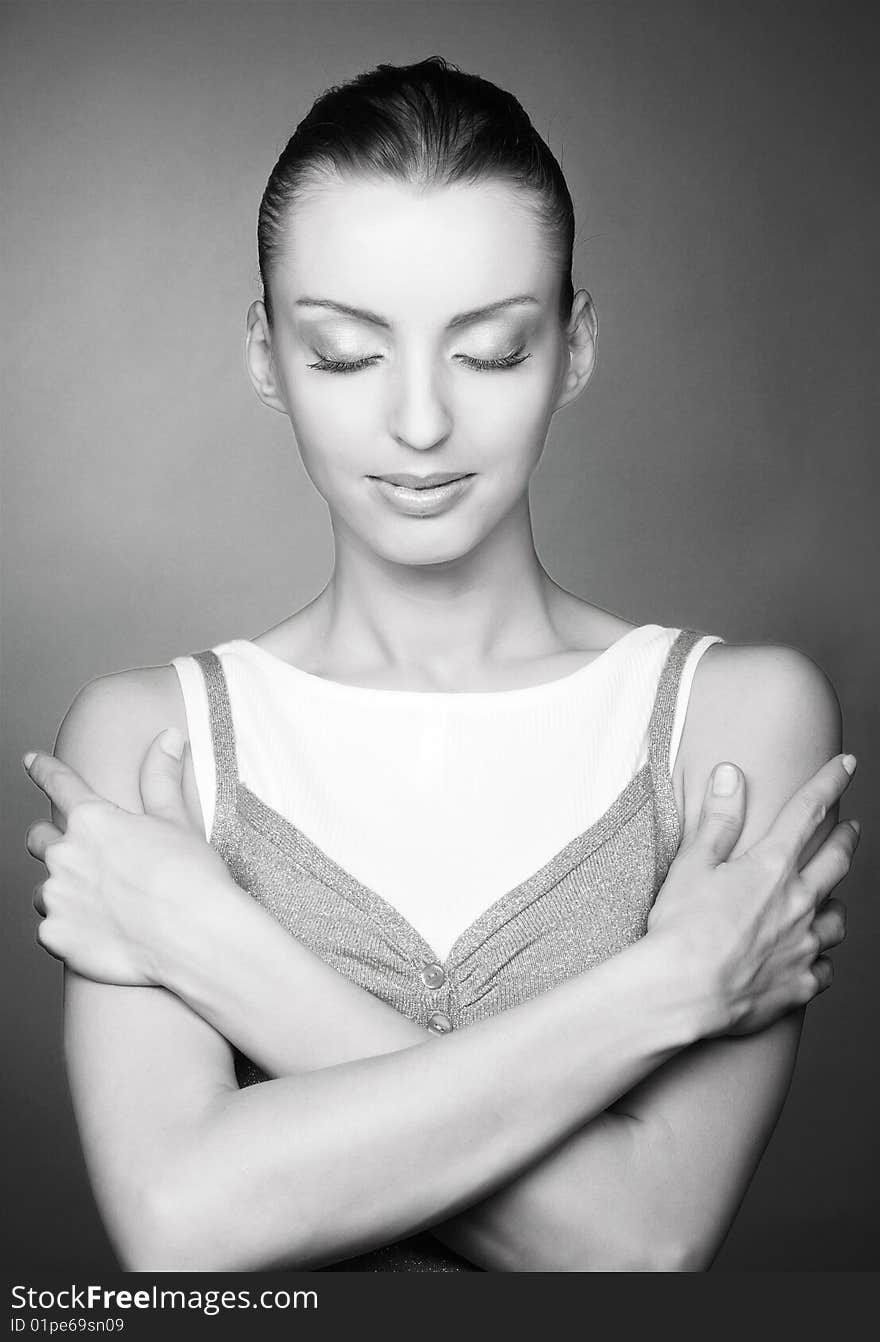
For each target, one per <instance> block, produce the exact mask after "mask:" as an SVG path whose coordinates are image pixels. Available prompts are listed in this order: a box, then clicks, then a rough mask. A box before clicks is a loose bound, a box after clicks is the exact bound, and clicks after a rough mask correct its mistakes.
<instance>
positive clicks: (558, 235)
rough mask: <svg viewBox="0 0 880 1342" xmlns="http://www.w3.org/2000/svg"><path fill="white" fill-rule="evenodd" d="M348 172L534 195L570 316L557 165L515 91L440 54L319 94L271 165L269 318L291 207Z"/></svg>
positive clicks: (570, 217)
mask: <svg viewBox="0 0 880 1342" xmlns="http://www.w3.org/2000/svg"><path fill="white" fill-rule="evenodd" d="M344 173H351V174H355V175H360V176H373V177H393V178H396V179H398V180H401V181H406V182H413V183H415V184H418V185H421V186H430V185H434V184H438V185H447V184H449V183H452V182H461V181H464V182H477V181H485V180H486V179H491V178H502V179H504V180H507V181H509V182H512V183H514V184H516V185H517V186H519V187H522V188H524V189H525V190H527V191H528V192H530V193H531V203H532V205H533V208H534V209H535V211H536V213H537V214H538V217H539V218H540V220H541V222H542V223H543V224H544V225H545V227H546V228H547V230H548V233H549V234H550V236H551V238H552V240H553V250H554V251H555V252H557V253H558V255H559V262H560V267H561V269H562V286H561V292H560V311H559V315H560V320H561V321H562V322H563V323H565V322H567V321H568V318H569V315H570V313H571V304H572V299H573V297H574V289H573V286H572V281H571V254H572V246H573V243H574V210H573V208H572V203H571V196H570V195H569V191H568V187H567V186H566V183H565V178H564V177H563V175H562V169H561V168H560V166H559V164H558V163H557V161H556V159H555V158H554V157H553V154H552V153H551V152H550V150H549V148H548V147H547V145H546V144H545V143H544V141H543V140H542V139H541V137H540V135H539V134H538V132H537V131H536V130H535V128H534V126H533V125H532V123H531V121H530V120H529V118H528V116H527V114H526V112H525V111H524V110H523V108H522V106H521V105H520V103H519V102H517V100H516V98H514V96H513V94H511V93H507V92H505V90H504V89H500V88H498V87H497V85H495V84H491V83H490V82H489V81H488V80H487V79H481V78H480V77H479V76H478V75H469V74H464V73H463V72H462V71H461V70H459V69H457V68H456V67H455V66H453V65H450V64H449V63H448V62H447V61H445V60H443V58H442V57H441V56H431V57H430V58H429V59H428V60H424V61H419V62H418V63H417V64H415V65H379V66H377V67H376V69H375V70H369V71H366V72H365V73H364V74H361V75H358V76H357V78H355V79H352V80H349V81H348V82H347V83H345V84H339V85H336V86H335V87H333V88H331V89H328V90H327V91H326V92H325V93H322V94H321V96H320V98H318V99H317V101H316V102H315V103H314V105H313V106H312V108H311V111H310V112H309V113H308V114H307V116H305V117H304V118H303V120H302V121H301V122H300V123H299V125H298V126H297V128H296V130H295V131H294V133H293V135H292V136H291V138H290V139H289V140H288V142H287V144H286V146H285V148H284V151H283V153H282V154H281V157H280V158H279V160H278V162H277V163H276V164H275V167H274V168H273V169H272V173H271V175H270V177H269V181H268V183H267V185H266V190H265V191H264V192H263V199H262V201H261V202H260V215H259V221H258V224H257V247H258V251H259V261H260V277H261V279H262V282H263V297H264V303H265V307H266V315H267V317H268V320H269V324H270V326H271V324H272V299H271V294H270V291H269V278H270V273H271V270H272V267H273V265H274V263H275V262H276V260H277V258H278V256H279V254H280V252H281V250H282V248H283V245H284V229H285V223H286V220H287V214H288V211H289V209H290V207H291V206H292V205H293V203H294V202H295V200H296V197H297V195H298V194H300V193H301V192H302V191H303V190H304V189H305V188H307V187H310V186H314V185H315V183H316V181H320V179H321V178H322V177H329V176H332V175H334V174H344Z"/></svg>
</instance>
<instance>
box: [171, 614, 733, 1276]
mask: <svg viewBox="0 0 880 1342" xmlns="http://www.w3.org/2000/svg"><path fill="white" fill-rule="evenodd" d="M667 632H668V633H669V636H670V638H671V646H669V650H668V653H667V654H666V656H665V659H664V661H663V663H662V667H661V669H660V672H659V677H658V680H657V685H656V693H655V695H654V699H653V703H652V706H651V712H650V717H649V721H648V725H647V731H646V733H645V734H646V737H647V740H646V742H645V750H644V756H645V762H644V763H643V764H642V765H641V767H639V768H638V769H637V771H636V772H635V773H634V774H633V776H632V777H631V778H630V779H629V781H628V782H627V783H626V784H625V786H624V787H623V788H622V790H621V791H619V792H618V793H617V794H616V796H615V797H614V799H613V800H612V802H611V804H610V805H609V806H608V807H607V809H605V810H604V811H603V812H602V814H601V815H600V816H599V817H598V819H596V820H595V821H594V822H593V823H591V824H590V825H589V826H588V827H587V828H586V829H585V830H584V831H583V832H581V833H579V834H577V835H576V837H575V838H573V839H572V840H570V841H569V842H568V843H566V844H565V845H564V846H563V847H562V848H560V849H559V851H557V852H556V853H555V854H554V856H553V857H551V859H550V860H549V861H548V862H546V863H545V864H544V865H543V866H542V867H541V868H540V869H539V870H538V871H536V872H534V874H532V875H530V876H529V877H528V878H527V879H525V880H524V881H522V882H520V883H519V884H518V885H516V886H515V887H514V888H512V889H510V890H507V891H506V892H504V893H503V894H501V895H500V896H499V897H498V898H496V899H495V900H494V901H493V902H491V903H489V904H488V907H485V908H484V909H483V911H482V912H481V913H480V914H479V915H478V916H477V917H476V918H475V919H474V920H473V921H472V922H471V923H470V925H469V926H468V927H466V928H465V930H464V931H463V932H462V933H461V934H460V935H459V936H458V937H457V938H456V939H455V941H454V942H453V944H452V946H451V950H450V951H449V952H448V954H447V955H446V957H445V958H441V956H440V955H438V953H437V952H436V951H435V950H434V949H433V948H432V946H431V945H429V944H428V942H427V941H426V940H425V939H424V937H423V936H422V935H421V933H420V932H419V931H418V930H417V929H416V928H415V927H414V926H413V924H412V923H411V922H410V921H408V920H407V919H406V918H405V917H404V916H403V914H402V913H401V912H400V911H399V909H397V908H396V907H395V905H394V904H393V903H391V902H389V901H388V900H387V899H386V898H385V897H384V896H383V895H382V894H381V893H379V892H378V891H376V890H374V889H371V888H370V887H368V886H367V885H365V884H363V883H362V882H361V881H359V880H358V879H357V878H356V877H354V876H353V875H352V874H351V873H350V872H349V871H348V870H347V869H346V868H345V867H343V866H342V865H340V863H338V862H337V861H335V860H334V859H333V858H332V857H331V856H330V855H329V854H328V853H327V852H326V851H325V850H324V849H323V848H321V847H319V846H318V844H317V843H315V842H314V841H313V839H311V838H310V837H309V836H308V835H307V834H306V833H304V832H303V830H302V829H300V828H299V827H298V826H297V825H296V824H294V823H293V821H292V820H290V819H288V818H287V817H286V816H284V815H282V814H281V813H280V812H279V811H278V810H276V809H273V808H272V807H271V806H269V805H268V804H267V803H266V802H265V801H264V800H262V799H261V797H260V796H258V795H257V793H256V792H255V791H253V790H252V789H251V788H250V787H249V786H247V785H246V784H245V783H244V782H243V781H242V779H241V777H240V774H239V766H238V748H237V741H236V725H235V724H234V722H233V713H232V703H231V699H230V693H229V685H228V683H227V677H226V674H225V672H224V665H223V649H224V648H229V647H232V646H233V644H226V645H224V644H219V645H217V648H216V649H210V650H206V651H204V652H198V653H195V654H193V655H192V656H191V657H187V658H176V659H175V660H174V662H173V663H172V664H173V665H174V666H175V668H176V669H177V671H178V675H179V677H180V680H181V685H182V687H183V688H184V689H185V694H184V699H185V702H186V707H187V718H188V720H191V718H192V717H194V716H195V715H194V713H193V712H192V709H193V685H192V681H191V680H188V679H187V672H186V671H185V670H184V667H185V665H186V664H189V666H190V668H191V667H192V665H196V666H197V667H198V668H199V672H200V675H201V678H202V679H203V683H204V694H205V697H206V701H207V719H208V727H209V731H210V748H211V752H212V760H211V766H212V774H213V778H214V784H215V793H214V798H213V807H212V808H211V809H212V814H211V820H210V823H209V829H210V843H211V845H212V847H214V848H215V849H216V850H217V851H218V852H219V853H220V855H221V856H222V858H223V859H224V861H225V863H226V865H227V867H228V868H229V870H230V872H231V874H232V876H233V878H234V879H235V880H236V882H237V883H238V884H239V885H240V886H241V887H242V888H243V889H245V890H247V891H248V892H249V893H250V894H252V895H253V897H254V898H255V899H257V900H258V901H259V902H260V903H261V904H262V905H263V906H264V908H266V909H267V910H268V911H269V912H270V913H271V914H272V915H273V916H274V917H275V918H276V919H277V920H278V921H279V922H280V923H281V924H282V926H284V927H285V928H286V929H287V930H288V931H289V932H290V933H291V934H292V935H293V936H295V937H296V938H297V939H298V940H299V941H301V942H302V943H303V944H304V945H306V946H307V947H308V948H309V949H310V950H311V951H312V952H313V953H315V954H316V955H319V956H320V957H321V958H322V959H323V960H324V961H325V962H326V963H328V964H329V965H331V966H332V967H333V968H334V969H335V970H337V972H339V973H342V974H345V975H346V976H347V977H348V978H350V979H351V980H353V981H354V982H355V983H357V984H358V985H359V986H360V987H362V988H364V989H366V990H367V991H369V992H371V993H373V994H374V995H376V996H378V997H380V998H382V999H383V1000H385V1001H387V1002H388V1003H390V1004H391V1005H392V1006H394V1007H395V1009H396V1010H398V1011H400V1012H402V1013H403V1014H405V1015H406V1016H408V1017H409V1018H410V1019H411V1020H414V1021H416V1022H418V1023H419V1024H421V1025H423V1026H424V1028H425V1029H426V1030H427V1031H428V1032H430V1033H431V1034H436V1035H442V1034H445V1033H448V1032H449V1031H450V1030H453V1029H456V1028H459V1027H460V1026H462V1025H466V1024H468V1023H470V1022H472V1021H477V1020H481V1019H484V1018H485V1017H488V1016H491V1015H494V1014H495V1013H496V1012H498V1011H502V1010H504V1009H506V1008H507V1007H509V1006H513V1005H514V1004H516V1003H519V1002H523V1001H525V1000H527V999H528V998H530V997H533V996H536V995H537V994H539V993H541V992H544V991H546V990H548V989H549V988H552V987H553V986H555V985H556V984H558V983H561V982H562V981H563V980H564V979H567V978H569V977H570V976H572V975H574V974H577V973H581V972H583V971H585V970H588V969H590V968H591V967H593V966H595V965H597V964H599V963H601V962H602V961H603V960H605V959H607V958H608V957H610V956H612V955H614V954H615V953H616V952H617V951H619V950H622V949H623V948H624V947H625V946H628V945H630V944H631V943H633V942H634V941H636V940H638V938H640V937H641V936H643V935H644V933H645V931H646V925H647V918H648V914H649V912H650V909H651V906H652V904H653V902H654V899H655V898H656V895H657V893H658V892H659V889H660V887H661V885H662V884H663V881H664V879H665V877H666V873H667V871H668V869H669V866H670V864H671V862H672V859H673V858H674V856H675V852H676V850H677V848H678V845H679V842H680V839H681V833H680V823H679V818H678V812H677V807H676V803H675V797H674V792H673V786H672V774H671V768H672V760H673V759H674V750H671V746H672V745H673V744H674V743H675V742H676V738H678V737H680V734H681V730H682V726H683V720H684V713H685V711H686V703H687V696H688V693H689V689H690V683H691V681H692V678H693V671H694V668H695V664H696V660H697V659H698V658H699V656H701V655H702V652H703V651H705V649H706V648H707V647H708V646H710V645H711V644H712V643H714V642H721V641H722V640H721V639H719V638H718V637H717V636H715V635H707V634H704V633H702V632H700V631H697V630H692V629H682V630H678V631H675V630H672V631H667ZM625 637H629V636H625ZM622 641H623V640H621V642H622ZM615 646H616V645H612V649H613V648H614V647H615ZM609 651H610V650H609ZM218 654H219V655H218ZM604 655H605V654H603V656H604ZM598 660H601V658H600V659H598ZM283 665H284V666H285V667H286V664H283ZM288 669H289V668H288ZM583 669H584V670H588V669H589V666H588V667H587V668H583ZM577 675H578V673H577V672H576V673H574V677H575V678H576V677H577ZM313 679H314V678H313ZM562 679H563V680H566V679H568V680H569V681H573V677H571V676H570V677H567V678H565V677H564V678H562ZM558 683H560V682H548V687H549V686H552V685H553V684H558ZM588 683H589V682H588V681H585V685H586V684H588ZM348 688H351V689H356V688H357V687H348ZM527 688H540V687H527ZM377 693H381V694H384V693H386V692H384V691H378V692H377ZM388 693H389V697H390V698H392V699H393V698H395V697H396V696H397V694H403V695H406V693H407V692H405V691H399V692H394V691H391V692H388ZM499 693H500V694H501V695H502V696H503V695H504V694H505V693H506V692H504V691H500V692H499ZM513 693H514V694H515V693H516V691H514V692H513ZM454 697H458V696H454ZM470 697H471V698H473V699H477V698H483V697H488V698H489V699H492V698H494V697H495V696H494V695H493V694H492V693H491V692H490V693H489V695H488V696H482V695H476V694H475V695H472V696H470ZM191 744H194V743H193V741H192V738H191ZM193 759H194V766H196V767H197V759H196V755H195V750H194V756H193ZM295 763H296V762H295V761H292V762H291V767H295ZM233 1051H234V1058H235V1071H236V1077H237V1080H238V1083H239V1085H240V1086H247V1085H253V1084H256V1083H259V1082H261V1081H264V1080H267V1079H268V1077H267V1075H266V1073H265V1072H263V1071H262V1070H261V1069H260V1068H259V1067H258V1066H256V1064H254V1063H253V1062H252V1061H251V1060H250V1059H248V1058H246V1057H244V1055H243V1054H241V1053H240V1052H239V1051H238V1050H237V1049H234V1050H233ZM390 1177H393V1172H390ZM318 1270H321V1271H327V1270H332V1271H340V1270H345V1271H421V1272H424V1271H468V1270H476V1269H474V1267H473V1265H472V1264H471V1263H469V1262H467V1261H466V1260H465V1259H463V1258H461V1257H459V1256H458V1255H457V1254H455V1253H453V1252H452V1250H450V1249H447V1248H446V1247H445V1246H443V1245H441V1244H440V1242H439V1241H438V1240H436V1239H434V1237H433V1236H431V1235H430V1234H429V1233H427V1232H425V1233H421V1234H418V1235H414V1236H410V1237H408V1238H407V1239H405V1240H401V1241H398V1242H396V1243H394V1244H391V1245H387V1246H384V1247H382V1248H378V1249H376V1250H373V1251H372V1252H369V1253H366V1254H361V1255H358V1256H357V1257H356V1258H351V1259H347V1260H345V1261H344V1262H340V1263H334V1264H332V1265H329V1266H328V1267H326V1268H323V1269H318Z"/></svg>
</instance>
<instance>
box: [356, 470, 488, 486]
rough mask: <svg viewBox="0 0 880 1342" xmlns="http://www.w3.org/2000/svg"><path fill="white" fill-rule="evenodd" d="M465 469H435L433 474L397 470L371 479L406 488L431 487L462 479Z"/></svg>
mask: <svg viewBox="0 0 880 1342" xmlns="http://www.w3.org/2000/svg"><path fill="white" fill-rule="evenodd" d="M466 474H467V472H465V471H435V472H434V474H433V475H407V474H404V473H403V472H398V473H397V474H395V475H372V476H370V479H371V480H386V481H387V482H388V484H389V485H404V486H405V487H406V488H408V489H433V487H434V486H435V485H446V484H449V482H450V481H451V480H462V479H464V477H465V475H466Z"/></svg>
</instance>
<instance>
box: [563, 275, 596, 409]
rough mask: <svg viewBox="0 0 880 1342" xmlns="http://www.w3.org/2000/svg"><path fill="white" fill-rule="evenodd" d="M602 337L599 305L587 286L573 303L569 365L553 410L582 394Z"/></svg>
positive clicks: (579, 292)
mask: <svg viewBox="0 0 880 1342" xmlns="http://www.w3.org/2000/svg"><path fill="white" fill-rule="evenodd" d="M598 339H599V321H598V318H597V316H596V308H595V306H594V304H593V300H592V298H591V296H590V295H589V294H588V293H587V291H586V289H578V291H577V293H576V294H575V296H574V302H573V303H572V305H571V318H570V319H569V323H568V327H567V330H566V341H567V344H568V368H567V369H566V371H565V373H564V374H563V378H562V387H561V390H560V392H559V397H558V399H557V401H556V405H555V406H554V407H553V413H554V414H555V413H556V411H557V410H561V409H562V407H563V406H564V405H568V403H569V401H573V400H574V399H575V397H576V396H580V394H581V392H582V391H583V389H584V387H585V386H586V385H587V383H588V382H589V380H590V378H591V376H592V373H593V369H594V368H595V366H596V350H597V346H598Z"/></svg>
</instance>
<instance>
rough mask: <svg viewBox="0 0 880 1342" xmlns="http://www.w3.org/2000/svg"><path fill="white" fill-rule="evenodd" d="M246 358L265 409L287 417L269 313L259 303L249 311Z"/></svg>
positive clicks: (250, 375)
mask: <svg viewBox="0 0 880 1342" xmlns="http://www.w3.org/2000/svg"><path fill="white" fill-rule="evenodd" d="M244 357H245V362H246V363H247V370H248V376H249V377H250V380H251V383H252V385H253V388H254V391H255V392H256V393H257V395H258V396H259V398H260V400H261V401H262V402H263V405H268V406H269V408H270V410H280V411H281V413H282V414H283V415H286V414H287V406H286V405H285V404H284V400H283V398H282V396H281V389H280V387H279V385H278V380H277V378H276V376H275V362H274V359H273V357H272V332H271V330H270V328H269V319H268V317H267V316H266V309H265V307H264V306H263V303H262V302H261V301H260V299H256V300H255V301H254V302H253V303H251V305H250V307H249V308H248V314H247V335H246V336H245V342H244Z"/></svg>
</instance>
